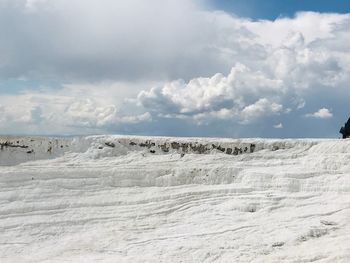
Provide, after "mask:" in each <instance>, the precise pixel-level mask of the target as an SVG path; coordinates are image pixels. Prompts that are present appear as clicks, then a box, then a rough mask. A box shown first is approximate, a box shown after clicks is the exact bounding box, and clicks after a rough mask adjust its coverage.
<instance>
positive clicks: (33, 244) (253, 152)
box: [0, 136, 350, 263]
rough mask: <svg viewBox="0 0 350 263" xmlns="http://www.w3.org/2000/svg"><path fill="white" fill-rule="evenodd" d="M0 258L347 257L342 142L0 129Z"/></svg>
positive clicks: (347, 191) (349, 157)
mask: <svg viewBox="0 0 350 263" xmlns="http://www.w3.org/2000/svg"><path fill="white" fill-rule="evenodd" d="M0 145H1V150H0V165H1V166H0V262H1V263H10V262H11V263H13V262H15V263H16V262H18V263H20V262H21V263H22V262H33V263H34V262H35V263H37V262H50V263H51V262H57V263H58V262H59V263H62V262H332V263H334V262H344V263H348V262H350V140H317V139H302V140H267V139H244V140H233V139H212V138H211V139H209V138H164V137H133V136H89V137H79V138H40V137H9V136H8V137H6V136H2V137H0Z"/></svg>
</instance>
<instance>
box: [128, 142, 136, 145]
mask: <svg viewBox="0 0 350 263" xmlns="http://www.w3.org/2000/svg"><path fill="white" fill-rule="evenodd" d="M129 145H131V146H135V145H137V144H136V142H130V143H129Z"/></svg>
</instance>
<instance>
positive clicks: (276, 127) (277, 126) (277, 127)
mask: <svg viewBox="0 0 350 263" xmlns="http://www.w3.org/2000/svg"><path fill="white" fill-rule="evenodd" d="M273 127H274V128H275V129H283V124H282V123H281V122H280V123H278V124H276V125H273Z"/></svg>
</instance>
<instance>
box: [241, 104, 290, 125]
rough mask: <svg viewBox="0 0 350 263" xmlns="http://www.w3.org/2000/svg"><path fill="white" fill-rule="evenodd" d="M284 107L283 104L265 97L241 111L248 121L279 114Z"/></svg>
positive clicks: (246, 121)
mask: <svg viewBox="0 0 350 263" xmlns="http://www.w3.org/2000/svg"><path fill="white" fill-rule="evenodd" d="M282 109H283V106H282V105H280V104H277V103H275V102H271V101H269V100H268V99H265V98H263V99H259V100H258V101H257V102H255V103H254V104H251V105H248V106H246V107H244V108H243V110H242V112H241V116H242V119H243V122H244V123H248V122H251V121H253V120H256V119H258V118H261V117H264V116H269V115H273V114H278V113H280V112H281V111H282Z"/></svg>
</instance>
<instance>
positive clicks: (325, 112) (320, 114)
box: [305, 108, 333, 119]
mask: <svg viewBox="0 0 350 263" xmlns="http://www.w3.org/2000/svg"><path fill="white" fill-rule="evenodd" d="M305 116H306V117H311V118H318V119H329V118H332V117H333V114H332V112H330V110H329V109H327V108H321V109H319V110H318V111H316V112H314V113H308V114H306V115H305Z"/></svg>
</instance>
